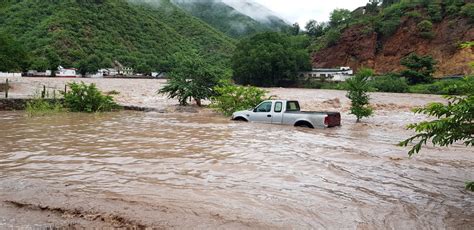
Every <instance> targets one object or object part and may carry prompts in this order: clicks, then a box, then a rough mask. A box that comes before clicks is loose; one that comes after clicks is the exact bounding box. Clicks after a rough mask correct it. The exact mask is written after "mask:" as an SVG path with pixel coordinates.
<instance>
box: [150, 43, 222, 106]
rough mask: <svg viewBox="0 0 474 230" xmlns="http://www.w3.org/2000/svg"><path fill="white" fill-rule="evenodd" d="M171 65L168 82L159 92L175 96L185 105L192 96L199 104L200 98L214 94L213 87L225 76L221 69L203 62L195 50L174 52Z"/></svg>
mask: <svg viewBox="0 0 474 230" xmlns="http://www.w3.org/2000/svg"><path fill="white" fill-rule="evenodd" d="M172 65H173V68H172V69H171V72H170V73H169V80H168V84H167V85H166V86H165V87H163V88H162V89H160V91H159V93H162V94H167V95H168V97H169V98H177V99H178V101H179V104H180V105H187V104H188V99H190V98H192V99H194V100H195V101H196V103H197V105H198V106H201V100H203V99H209V98H211V97H212V96H215V95H216V92H215V90H214V88H215V87H216V86H219V85H220V84H222V80H223V79H224V78H225V73H224V72H223V71H221V70H220V69H219V68H217V67H215V66H212V65H210V64H209V63H207V62H205V61H204V59H203V58H202V57H201V56H199V55H198V54H197V52H191V53H187V52H179V53H176V54H174V55H173V64H172Z"/></svg>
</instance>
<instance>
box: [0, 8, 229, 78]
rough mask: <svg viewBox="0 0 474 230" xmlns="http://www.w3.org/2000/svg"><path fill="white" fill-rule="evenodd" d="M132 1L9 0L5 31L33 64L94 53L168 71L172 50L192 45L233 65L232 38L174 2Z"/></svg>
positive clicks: (76, 60)
mask: <svg viewBox="0 0 474 230" xmlns="http://www.w3.org/2000/svg"><path fill="white" fill-rule="evenodd" d="M131 2H132V1H125V0H107V1H102V2H101V3H100V4H98V3H96V1H36V0H24V1H7V2H6V3H4V4H3V6H2V7H1V8H0V25H1V28H0V30H1V31H0V34H10V35H11V36H12V37H15V38H16V39H17V41H18V42H19V43H20V44H23V45H24V49H25V50H28V51H31V52H30V53H31V55H30V56H31V63H32V64H34V65H31V66H30V68H33V67H35V68H36V67H37V68H38V69H52V70H55V69H56V68H57V66H58V65H59V64H61V65H62V66H64V67H79V65H80V64H84V63H80V62H81V61H82V60H84V59H87V58H88V57H91V56H93V55H95V56H96V57H98V58H99V60H100V63H99V64H101V65H107V66H110V64H111V62H112V61H115V60H118V61H120V62H121V63H122V64H124V65H125V66H127V67H132V68H134V69H137V67H138V65H141V64H142V63H144V64H146V65H147V66H150V67H151V68H152V69H153V70H154V71H164V66H163V64H164V63H167V62H168V59H170V57H171V55H172V54H173V53H175V52H178V51H181V50H186V51H189V50H193V49H197V50H198V51H199V53H200V54H201V55H202V56H204V57H205V59H207V60H209V61H210V62H214V63H216V64H219V65H221V66H222V68H227V69H228V68H229V67H230V65H229V64H230V56H231V53H232V51H233V49H234V47H235V45H234V42H235V41H234V40H233V39H231V38H229V37H227V36H225V35H224V34H223V33H221V32H219V31H217V30H215V29H213V28H211V27H210V26H209V25H208V24H206V23H204V22H202V21H201V20H198V19H196V18H195V17H193V16H191V15H189V14H188V13H186V12H184V11H183V10H181V9H179V8H178V7H176V6H175V5H173V4H171V3H169V1H160V6H159V7H157V6H154V5H151V4H153V3H152V1H145V0H136V1H133V2H134V3H131ZM0 47H3V46H0ZM2 60H3V59H2ZM107 66H101V68H104V67H107Z"/></svg>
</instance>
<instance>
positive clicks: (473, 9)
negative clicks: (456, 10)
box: [461, 3, 474, 22]
mask: <svg viewBox="0 0 474 230" xmlns="http://www.w3.org/2000/svg"><path fill="white" fill-rule="evenodd" d="M461 14H462V15H463V16H465V17H467V18H469V19H470V20H471V22H474V3H468V4H466V5H464V6H463V7H462V9H461Z"/></svg>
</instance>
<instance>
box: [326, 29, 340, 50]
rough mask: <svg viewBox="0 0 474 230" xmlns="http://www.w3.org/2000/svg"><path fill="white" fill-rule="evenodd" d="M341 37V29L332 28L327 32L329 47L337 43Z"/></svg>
mask: <svg viewBox="0 0 474 230" xmlns="http://www.w3.org/2000/svg"><path fill="white" fill-rule="evenodd" d="M340 38H341V31H340V30H339V29H337V28H336V29H330V30H329V31H328V32H327V33H326V44H327V47H330V46H333V45H336V44H337V42H338V41H339V39H340Z"/></svg>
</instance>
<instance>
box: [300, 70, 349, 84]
mask: <svg viewBox="0 0 474 230" xmlns="http://www.w3.org/2000/svg"><path fill="white" fill-rule="evenodd" d="M353 75H354V70H352V69H351V68H350V67H340V68H313V69H312V70H311V71H307V72H302V73H300V77H301V78H304V79H308V80H310V79H320V80H327V81H346V80H347V79H349V78H351V77H352V76H353Z"/></svg>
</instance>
